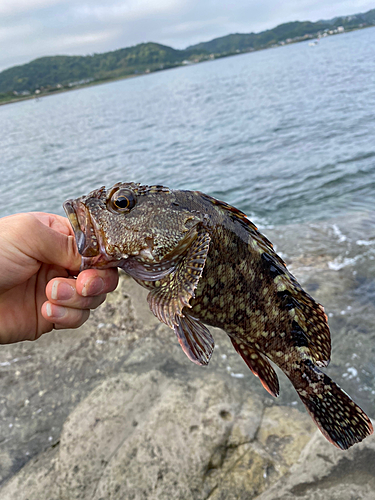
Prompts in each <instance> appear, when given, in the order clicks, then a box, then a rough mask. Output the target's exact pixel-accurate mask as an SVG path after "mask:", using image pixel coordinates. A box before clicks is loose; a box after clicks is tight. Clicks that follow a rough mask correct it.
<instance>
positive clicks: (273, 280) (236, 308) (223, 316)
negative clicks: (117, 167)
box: [64, 183, 373, 449]
mask: <svg viewBox="0 0 375 500" xmlns="http://www.w3.org/2000/svg"><path fill="white" fill-rule="evenodd" d="M64 207H65V210H66V212H67V214H68V216H69V219H70V221H71V223H72V226H73V229H74V231H75V235H76V240H77V245H78V249H79V251H80V253H81V254H82V269H87V268H90V267H94V268H105V267H111V266H118V267H121V268H122V269H124V270H125V271H126V272H127V273H128V274H129V275H130V276H132V277H133V278H134V279H135V280H136V281H137V282H138V283H140V284H141V285H142V286H144V287H146V288H147V289H148V290H149V296H148V302H149V305H150V309H151V311H152V312H153V313H154V314H155V316H156V317H157V318H158V319H159V320H160V321H162V322H164V323H165V324H166V325H168V326H169V327H170V328H172V329H173V330H174V331H175V334H176V336H177V339H178V341H179V343H180V345H181V347H182V349H183V350H184V352H185V353H186V355H187V356H188V357H189V359H191V360H192V361H193V362H194V363H197V364H201V365H205V364H207V363H208V362H209V360H210V358H211V355H212V352H213V349H214V339H213V338H212V335H211V333H210V332H209V330H208V328H207V326H216V327H219V328H222V329H223V330H225V331H226V332H227V334H228V335H229V337H230V339H231V341H232V344H233V347H234V348H235V349H236V351H237V352H238V353H239V354H240V356H241V357H242V358H243V359H244V361H245V363H246V364H247V366H248V367H249V368H250V370H251V371H252V372H253V373H254V374H255V375H256V376H257V377H259V379H260V381H261V383H262V385H263V387H264V388H265V389H266V390H267V391H268V392H269V393H270V394H272V395H273V396H277V395H278V394H279V382H278V378H277V375H276V372H275V370H274V368H273V367H272V365H271V363H270V361H271V362H273V363H275V364H276V365H277V366H278V367H279V368H281V370H283V371H284V373H285V374H286V375H287V377H288V378H289V379H290V381H291V382H292V384H293V386H294V387H295V389H296V391H297V394H298V395H299V397H300V398H301V400H302V401H303V403H304V404H305V406H306V408H307V410H308V412H309V413H310V415H311V417H312V418H313V420H314V421H315V423H316V424H317V426H318V427H319V429H320V430H321V431H322V433H323V435H324V436H325V437H326V438H327V439H328V440H329V441H330V442H332V443H333V444H334V445H335V446H337V447H339V448H342V449H347V448H349V447H350V446H351V445H353V444H354V443H357V442H359V441H361V440H362V439H364V438H365V437H366V436H368V435H369V434H371V433H372V432H373V427H372V424H371V421H370V419H369V418H368V417H367V415H366V414H365V413H364V412H363V410H361V408H359V406H357V405H356V404H355V403H354V402H353V401H352V400H351V399H350V397H349V396H348V395H347V394H346V393H345V392H344V391H342V390H341V389H340V388H339V386H338V385H337V384H335V382H333V381H332V380H331V379H330V378H329V377H328V376H327V375H325V374H324V373H323V372H321V371H320V370H319V368H318V367H324V366H327V365H328V363H329V360H330V355H331V340H330V332H329V327H328V322H327V316H326V314H325V312H324V309H323V307H322V306H321V305H320V304H318V303H317V302H315V301H314V299H313V298H312V297H311V296H310V295H309V294H308V293H306V292H305V291H304V290H303V289H302V287H301V286H300V284H299V283H298V282H297V280H296V279H295V277H294V276H293V275H292V274H291V273H290V272H289V271H288V269H287V267H286V265H285V262H284V261H283V260H282V259H281V258H280V256H278V255H277V254H276V253H275V251H274V249H273V246H272V243H271V242H270V241H269V240H268V239H267V238H266V237H265V236H264V235H262V234H261V233H260V232H259V231H258V229H257V227H256V226H255V225H254V224H253V223H252V222H251V221H250V220H249V219H248V218H247V217H246V215H245V214H244V213H243V212H241V211H240V210H238V209H236V208H234V207H232V206H231V205H228V204H227V203H225V202H223V201H219V200H216V199H215V198H212V197H211V196H208V195H206V194H203V193H200V192H199V191H176V190H171V189H169V188H165V187H163V186H142V185H140V184H135V183H117V184H115V185H114V186H113V187H112V188H110V189H108V190H106V189H105V188H104V187H103V188H100V189H98V190H95V191H93V192H91V193H90V194H89V195H87V196H82V197H81V198H78V199H77V200H68V201H67V202H66V203H65V204H64Z"/></svg>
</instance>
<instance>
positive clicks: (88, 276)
mask: <svg viewBox="0 0 375 500" xmlns="http://www.w3.org/2000/svg"><path fill="white" fill-rule="evenodd" d="M117 284H118V271H117V268H115V267H111V268H110V269H86V270H85V271H82V272H81V273H79V275H78V276H77V282H76V289H77V292H78V293H79V294H80V295H82V296H83V297H94V296H96V295H100V294H102V293H108V292H113V291H114V290H115V289H116V287H117Z"/></svg>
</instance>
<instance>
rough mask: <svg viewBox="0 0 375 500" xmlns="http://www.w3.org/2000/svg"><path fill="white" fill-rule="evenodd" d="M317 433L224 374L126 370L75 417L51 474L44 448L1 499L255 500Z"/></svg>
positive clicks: (304, 421)
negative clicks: (182, 374) (190, 376)
mask: <svg viewBox="0 0 375 500" xmlns="http://www.w3.org/2000/svg"><path fill="white" fill-rule="evenodd" d="M313 432H314V431H313V424H312V423H311V422H310V420H309V418H308V417H307V416H306V415H304V414H301V413H300V412H299V411H298V410H296V409H292V408H285V407H266V408H265V407H264V403H263V401H262V399H261V398H260V397H259V396H257V395H256V394H251V393H249V392H247V391H246V392H245V391H244V390H243V386H242V384H241V383H240V382H239V381H238V380H236V379H233V378H232V377H230V376H228V375H227V374H226V373H225V372H224V373H222V374H221V375H218V374H205V376H204V377H200V378H197V377H196V378H193V379H192V380H184V379H183V378H181V377H172V376H168V375H166V374H164V373H162V372H161V371H159V370H152V371H150V372H148V373H143V374H140V375H138V374H129V373H126V374H121V375H119V376H118V377H112V378H110V379H107V380H106V381H104V382H103V383H102V384H101V385H100V386H98V387H97V388H96V389H94V390H93V391H92V392H91V394H90V395H89V396H88V397H87V398H86V399H85V400H83V401H82V402H81V403H80V404H79V405H78V406H77V408H76V409H75V410H74V411H73V412H72V413H71V415H70V416H69V418H68V419H67V420H66V422H65V424H64V427H63V430H62V434H61V441H60V444H59V445H58V446H56V450H57V451H54V454H53V460H52V462H51V464H50V468H49V469H48V470H46V469H45V467H44V465H43V464H46V463H48V460H50V456H51V455H50V454H51V450H48V451H47V452H45V454H44V455H43V454H42V456H41V457H40V459H38V460H34V461H32V462H30V463H29V464H28V465H27V466H26V467H25V468H24V469H23V470H21V471H20V473H18V475H16V476H15V477H14V478H13V479H12V480H11V481H9V482H8V483H7V485H5V487H4V488H3V490H1V494H2V495H3V496H2V497H1V498H3V497H4V498H6V499H7V500H16V499H17V500H26V499H28V500H33V499H34V498H35V499H38V500H47V499H48V500H51V499H54V498H59V499H60V500H74V499H80V500H86V499H87V500H103V499H106V500H107V499H116V500H120V499H124V500H125V499H126V500H130V499H132V500H145V499H147V500H162V499H169V498H184V499H187V500H190V499H191V500H204V499H207V498H210V499H211V500H221V499H222V500H224V499H233V500H234V499H239V498H246V499H250V498H254V497H255V496H256V495H258V494H259V493H261V492H262V491H264V490H265V489H266V488H267V487H268V486H269V485H270V484H272V483H274V482H275V481H276V480H278V479H279V478H280V477H281V476H282V475H283V474H284V473H285V471H286V470H288V468H289V467H290V465H291V463H292V462H293V461H294V460H295V458H297V457H298V456H299V454H300V451H301V450H302V449H303V447H304V446H305V444H306V442H307V441H308V440H309V438H310V436H311V435H312V433H313ZM56 453H57V454H56ZM39 475H40V476H42V477H43V482H42V483H40V482H38V481H35V478H38V477H39ZM41 485H42V486H43V488H42V487H41ZM43 492H44V493H43Z"/></svg>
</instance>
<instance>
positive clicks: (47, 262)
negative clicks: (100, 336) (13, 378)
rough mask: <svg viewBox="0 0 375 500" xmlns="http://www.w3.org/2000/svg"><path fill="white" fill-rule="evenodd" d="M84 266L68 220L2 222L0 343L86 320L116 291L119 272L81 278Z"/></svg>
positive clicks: (32, 217)
mask: <svg viewBox="0 0 375 500" xmlns="http://www.w3.org/2000/svg"><path fill="white" fill-rule="evenodd" d="M80 262H81V257H80V255H79V253H78V250H77V246H76V243H75V238H74V234H73V230H72V229H71V225H70V223H69V221H68V219H66V218H65V217H61V216H59V215H54V214H46V213H42V212H32V213H26V214H16V215H11V216H9V217H4V218H2V219H0V344H7V343H12V342H19V341H22V340H36V339H38V338H39V337H40V336H41V335H43V333H46V332H50V331H51V330H52V329H53V328H55V329H61V328H78V327H79V326H81V325H82V324H83V323H84V322H85V321H86V320H87V319H88V317H89V314H90V309H95V308H96V307H98V306H99V305H100V304H101V303H102V302H103V301H104V300H105V297H106V293H107V292H111V291H113V290H114V289H115V288H116V286H117V282H118V273H117V269H115V268H112V269H104V270H96V269H88V270H86V271H83V272H82V273H79V274H78V272H79V266H80ZM73 276H77V277H76V278H74V277H73Z"/></svg>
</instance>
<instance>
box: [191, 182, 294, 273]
mask: <svg viewBox="0 0 375 500" xmlns="http://www.w3.org/2000/svg"><path fill="white" fill-rule="evenodd" d="M197 193H199V195H200V196H202V198H204V199H205V200H207V201H209V202H210V203H212V204H213V205H216V206H218V207H220V208H222V209H223V210H225V211H226V212H227V214H228V215H229V217H230V218H231V219H232V220H235V221H237V222H239V223H240V224H241V225H242V226H243V227H244V228H245V229H246V230H247V231H249V233H250V234H251V235H252V236H253V237H254V238H255V239H256V240H257V241H258V242H259V244H260V247H261V248H264V251H273V245H272V243H271V242H270V240H269V239H268V238H266V236H264V234H262V233H261V232H260V231H259V230H258V228H257V226H256V225H255V224H254V223H253V222H251V220H250V219H248V218H247V215H246V214H245V213H244V212H242V211H241V210H239V209H238V208H236V207H233V206H232V205H229V203H226V202H225V201H221V200H217V199H216V198H213V197H212V196H209V195H208V194H205V193H201V192H200V191H197ZM275 255H276V254H275ZM279 259H280V261H281V262H282V263H283V264H284V266H285V263H284V261H283V260H282V259H281V258H280V257H279Z"/></svg>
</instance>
